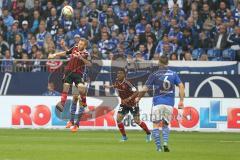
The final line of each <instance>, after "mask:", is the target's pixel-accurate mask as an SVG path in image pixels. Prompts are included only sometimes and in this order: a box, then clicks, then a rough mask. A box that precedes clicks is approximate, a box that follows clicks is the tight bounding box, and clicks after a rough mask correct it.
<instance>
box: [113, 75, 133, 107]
mask: <svg viewBox="0 0 240 160" xmlns="http://www.w3.org/2000/svg"><path fill="white" fill-rule="evenodd" d="M114 88H116V89H117V91H118V94H119V97H120V98H121V100H124V99H126V98H129V97H131V96H132V95H133V94H134V93H135V92H136V91H137V89H136V87H134V86H133V85H132V84H131V82H129V81H128V80H126V79H125V80H123V81H122V82H119V81H117V82H116V83H115V84H114ZM126 105H127V106H129V107H133V106H135V105H136V102H135V97H132V99H131V100H130V101H129V102H128V103H127V104H126Z"/></svg>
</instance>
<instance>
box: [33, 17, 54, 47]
mask: <svg viewBox="0 0 240 160" xmlns="http://www.w3.org/2000/svg"><path fill="white" fill-rule="evenodd" d="M48 36H51V35H50V34H49V33H48V32H47V31H46V23H45V21H43V20H41V21H40V24H39V32H38V33H37V34H36V39H37V45H38V47H39V48H43V45H44V40H45V38H46V37H48Z"/></svg>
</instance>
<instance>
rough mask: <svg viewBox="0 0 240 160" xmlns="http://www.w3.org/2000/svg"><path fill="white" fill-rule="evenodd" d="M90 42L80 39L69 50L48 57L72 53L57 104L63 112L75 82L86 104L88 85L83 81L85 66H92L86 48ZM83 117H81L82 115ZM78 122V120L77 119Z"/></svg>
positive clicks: (77, 124)
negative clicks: (70, 89)
mask: <svg viewBox="0 0 240 160" xmlns="http://www.w3.org/2000/svg"><path fill="white" fill-rule="evenodd" d="M87 45H88V42H87V40H86V39H80V41H79V42H78V44H77V45H76V46H74V47H72V48H71V49H69V50H68V51H63V52H59V53H54V54H50V55H49V57H48V58H55V57H56V56H61V57H62V56H66V55H70V60H69V62H68V63H67V66H66V67H65V73H64V77H63V81H64V82H63V83H64V84H63V91H62V95H61V101H60V102H59V103H58V104H57V105H56V108H57V109H58V110H59V111H60V112H63V109H64V105H65V103H66V100H67V95H68V91H69V88H70V86H71V85H72V84H73V82H74V83H75V85H76V86H77V88H78V91H79V94H80V96H81V100H82V106H86V86H85V85H84V81H83V74H84V70H85V66H86V65H87V66H90V65H91V62H90V61H89V60H88V58H89V53H88V51H87V50H86V47H87ZM80 118H81V117H80ZM77 122H78V121H77ZM74 126H75V128H78V127H79V123H75V125H74Z"/></svg>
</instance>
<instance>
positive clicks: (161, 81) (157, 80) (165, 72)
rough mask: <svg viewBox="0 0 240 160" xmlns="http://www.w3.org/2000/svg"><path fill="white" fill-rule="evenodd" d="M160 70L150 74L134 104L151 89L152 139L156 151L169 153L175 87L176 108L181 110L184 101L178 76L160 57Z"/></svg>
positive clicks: (182, 88) (165, 58) (162, 57)
mask: <svg viewBox="0 0 240 160" xmlns="http://www.w3.org/2000/svg"><path fill="white" fill-rule="evenodd" d="M159 65H160V68H159V69H158V70H157V71H156V72H154V73H152V74H151V75H150V76H149V77H148V80H147V82H146V84H145V86H144V87H143V89H142V90H141V91H139V96H138V97H137V98H136V102H139V100H140V99H141V98H142V97H143V96H144V94H145V93H146V92H147V91H148V90H151V89H153V91H154V96H153V107H152V116H153V118H154V119H153V131H152V134H153V137H154V140H155V144H156V146H157V151H162V149H163V151H164V152H169V151H170V150H169V148H168V139H169V128H168V125H169V122H170V120H171V116H172V112H173V107H174V96H175V85H177V86H178V87H179V92H180V101H179V104H178V108H179V109H182V108H183V99H184V85H183V83H182V82H181V80H180V78H179V77H178V75H177V74H176V73H175V72H173V71H171V70H169V69H168V66H167V65H168V58H167V57H166V56H164V55H163V56H161V57H160V60H159ZM160 122H162V125H163V126H162V136H163V148H162V145H161V140H160V133H159V127H160Z"/></svg>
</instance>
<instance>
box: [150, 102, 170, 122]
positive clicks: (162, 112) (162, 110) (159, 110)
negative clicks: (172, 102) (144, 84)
mask: <svg viewBox="0 0 240 160" xmlns="http://www.w3.org/2000/svg"><path fill="white" fill-rule="evenodd" d="M172 112H173V107H172V106H169V105H165V104H160V105H157V106H153V108H152V121H153V122H155V123H157V122H160V121H162V120H165V121H166V122H167V123H168V124H169V122H170V121H171V118H172Z"/></svg>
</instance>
